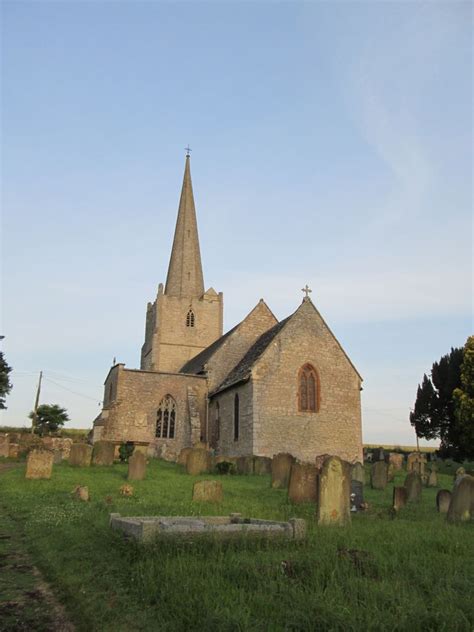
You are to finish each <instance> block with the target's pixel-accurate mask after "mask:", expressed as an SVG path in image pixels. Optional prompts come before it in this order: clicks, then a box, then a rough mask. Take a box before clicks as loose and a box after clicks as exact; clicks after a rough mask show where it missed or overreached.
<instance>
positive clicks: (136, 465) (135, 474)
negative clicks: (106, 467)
mask: <svg viewBox="0 0 474 632" xmlns="http://www.w3.org/2000/svg"><path fill="white" fill-rule="evenodd" d="M145 473H146V456H145V454H143V452H134V453H133V454H132V456H131V457H130V458H129V459H128V474H127V478H128V480H129V481H142V480H143V479H144V478H145Z"/></svg>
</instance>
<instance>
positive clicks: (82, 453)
mask: <svg viewBox="0 0 474 632" xmlns="http://www.w3.org/2000/svg"><path fill="white" fill-rule="evenodd" d="M91 457H92V446H91V445H89V444H88V443H73V444H72V446H71V451H70V452H69V465H75V466H77V467H88V466H89V465H90V464H91Z"/></svg>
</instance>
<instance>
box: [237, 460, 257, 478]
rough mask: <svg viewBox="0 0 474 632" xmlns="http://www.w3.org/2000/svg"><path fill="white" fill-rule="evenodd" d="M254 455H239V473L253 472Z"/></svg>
mask: <svg viewBox="0 0 474 632" xmlns="http://www.w3.org/2000/svg"><path fill="white" fill-rule="evenodd" d="M253 473H254V463H253V456H239V457H238V458H237V474H253Z"/></svg>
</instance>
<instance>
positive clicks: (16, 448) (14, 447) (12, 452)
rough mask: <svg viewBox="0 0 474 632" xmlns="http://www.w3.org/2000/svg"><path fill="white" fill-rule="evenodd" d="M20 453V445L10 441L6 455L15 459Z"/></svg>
mask: <svg viewBox="0 0 474 632" xmlns="http://www.w3.org/2000/svg"><path fill="white" fill-rule="evenodd" d="M19 455H20V445H19V444H18V443H10V447H9V449H8V456H9V457H10V458H11V459H17V458H18V456H19Z"/></svg>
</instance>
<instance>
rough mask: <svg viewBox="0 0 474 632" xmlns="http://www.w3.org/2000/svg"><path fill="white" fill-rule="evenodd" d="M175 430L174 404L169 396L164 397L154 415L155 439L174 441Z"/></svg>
mask: <svg viewBox="0 0 474 632" xmlns="http://www.w3.org/2000/svg"><path fill="white" fill-rule="evenodd" d="M175 429H176V402H175V401H174V399H173V398H172V397H171V395H166V396H165V397H163V399H162V400H161V402H160V405H159V406H158V411H157V413H156V430H155V437H157V438H158V439H174V435H175Z"/></svg>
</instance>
